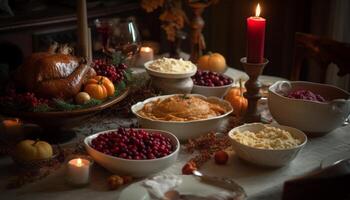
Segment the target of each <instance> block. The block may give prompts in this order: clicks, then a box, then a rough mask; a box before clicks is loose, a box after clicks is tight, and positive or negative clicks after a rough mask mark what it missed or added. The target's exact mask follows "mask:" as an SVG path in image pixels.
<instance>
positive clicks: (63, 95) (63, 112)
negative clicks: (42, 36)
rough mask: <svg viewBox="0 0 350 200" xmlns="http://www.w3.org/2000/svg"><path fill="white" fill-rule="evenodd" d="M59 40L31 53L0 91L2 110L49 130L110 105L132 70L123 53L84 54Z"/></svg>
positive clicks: (121, 92) (120, 93) (117, 98)
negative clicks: (91, 56)
mask: <svg viewBox="0 0 350 200" xmlns="http://www.w3.org/2000/svg"><path fill="white" fill-rule="evenodd" d="M71 51H72V50H71V49H70V48H69V47H68V46H67V45H59V44H57V43H55V44H53V45H51V46H50V48H49V49H48V51H46V52H38V53H33V54H32V55H31V56H30V57H29V58H28V59H27V60H26V61H25V62H24V63H23V64H22V65H21V66H20V67H19V68H18V70H17V71H16V73H15V74H14V75H13V78H12V80H11V81H9V83H8V84H7V86H6V89H5V90H4V91H3V92H1V93H0V108H1V113H3V114H5V115H11V116H15V117H20V118H22V119H24V120H27V121H32V122H34V123H36V124H39V125H41V127H43V128H44V129H47V130H50V131H49V132H52V131H53V130H54V131H58V132H61V131H60V130H61V127H63V126H65V125H67V124H74V122H76V121H81V119H82V118H85V117H87V116H89V115H92V114H94V113H96V112H97V111H100V110H102V109H105V108H107V107H110V106H112V105H114V104H115V103H117V102H119V101H120V100H122V99H123V98H124V97H125V96H126V95H127V93H128V89H127V84H128V82H129V81H130V80H131V71H130V70H129V69H127V66H126V65H125V64H123V59H122V55H121V54H118V53H117V54H115V55H114V57H113V59H109V58H107V57H106V58H104V59H98V60H94V61H93V62H92V63H91V64H90V65H89V64H87V63H86V61H85V59H81V58H78V57H76V56H73V55H71V54H70V52H71Z"/></svg>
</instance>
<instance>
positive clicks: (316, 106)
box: [268, 81, 350, 136]
mask: <svg viewBox="0 0 350 200" xmlns="http://www.w3.org/2000/svg"><path fill="white" fill-rule="evenodd" d="M296 90H310V91H312V92H314V93H316V94H319V95H321V96H323V97H324V98H325V99H326V102H315V101H309V100H301V99H292V98H289V97H287V94H289V93H290V92H292V91H296ZM268 105H269V109H270V112H271V115H272V116H273V118H274V119H275V120H276V121H277V122H278V123H279V124H282V125H286V126H292V127H295V128H297V129H300V130H302V131H305V132H306V133H307V134H308V135H310V136H321V135H324V134H326V133H329V132H331V131H332V130H334V129H336V128H338V127H339V126H341V125H342V124H343V123H344V121H345V120H346V118H347V117H348V116H349V114H350V93H348V92H346V91H344V90H342V89H340V88H338V87H335V86H332V85H327V84H319V83H312V82H304V81H291V82H289V81H277V82H276V83H275V84H273V85H271V86H270V87H269V96H268Z"/></svg>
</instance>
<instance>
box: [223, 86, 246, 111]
mask: <svg viewBox="0 0 350 200" xmlns="http://www.w3.org/2000/svg"><path fill="white" fill-rule="evenodd" d="M243 90H245V89H243V87H242V81H241V80H240V81H239V88H238V89H237V88H231V89H230V90H229V91H228V92H227V94H226V96H225V100H227V101H228V102H230V104H231V105H232V107H233V113H234V114H235V115H236V116H242V115H244V114H245V112H246V111H247V107H248V100H247V99H246V98H244V96H243V93H244V91H243Z"/></svg>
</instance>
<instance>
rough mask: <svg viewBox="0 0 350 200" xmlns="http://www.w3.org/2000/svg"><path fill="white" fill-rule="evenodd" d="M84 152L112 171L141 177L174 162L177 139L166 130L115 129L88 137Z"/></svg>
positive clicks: (177, 147)
mask: <svg viewBox="0 0 350 200" xmlns="http://www.w3.org/2000/svg"><path fill="white" fill-rule="evenodd" d="M84 144H85V148H86V151H87V152H88V154H89V155H90V156H91V157H92V158H93V159H94V160H95V161H96V162H97V163H98V164H100V165H101V166H103V167H104V168H106V169H107V170H109V171H110V172H112V173H116V174H121V175H131V176H133V177H144V176H148V175H151V174H154V173H157V172H160V171H162V170H164V169H166V168H168V167H169V166H171V165H172V164H173V163H175V161H176V159H177V156H178V153H179V149H180V143H179V140H178V139H177V138H176V137H175V136H174V135H173V134H172V133H169V132H166V131H160V130H153V129H136V128H135V129H132V128H119V129H115V130H108V131H102V132H99V133H96V134H94V135H91V136H88V137H86V138H85V140H84Z"/></svg>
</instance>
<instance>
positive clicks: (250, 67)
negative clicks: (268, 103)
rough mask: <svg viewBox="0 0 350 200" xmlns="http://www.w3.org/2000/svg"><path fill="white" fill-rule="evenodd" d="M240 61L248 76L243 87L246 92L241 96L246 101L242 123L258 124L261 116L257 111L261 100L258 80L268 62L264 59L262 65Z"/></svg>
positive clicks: (244, 58)
mask: <svg viewBox="0 0 350 200" xmlns="http://www.w3.org/2000/svg"><path fill="white" fill-rule="evenodd" d="M240 61H241V63H242V65H243V68H244V70H245V72H246V73H247V74H248V76H249V80H248V81H247V82H246V83H245V85H244V86H245V88H246V90H247V91H246V92H245V93H244V94H243V95H244V97H245V98H246V99H247V100H248V108H247V111H246V113H245V115H244V118H243V121H244V122H245V123H250V122H260V121H261V116H260V113H259V111H258V101H259V99H260V98H261V94H260V88H261V83H260V82H259V80H258V78H259V76H260V75H261V74H262V72H263V70H264V67H265V66H266V65H267V63H268V62H269V61H268V60H267V59H266V58H265V59H264V61H263V63H248V62H247V58H246V57H243V58H241V60H240Z"/></svg>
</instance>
